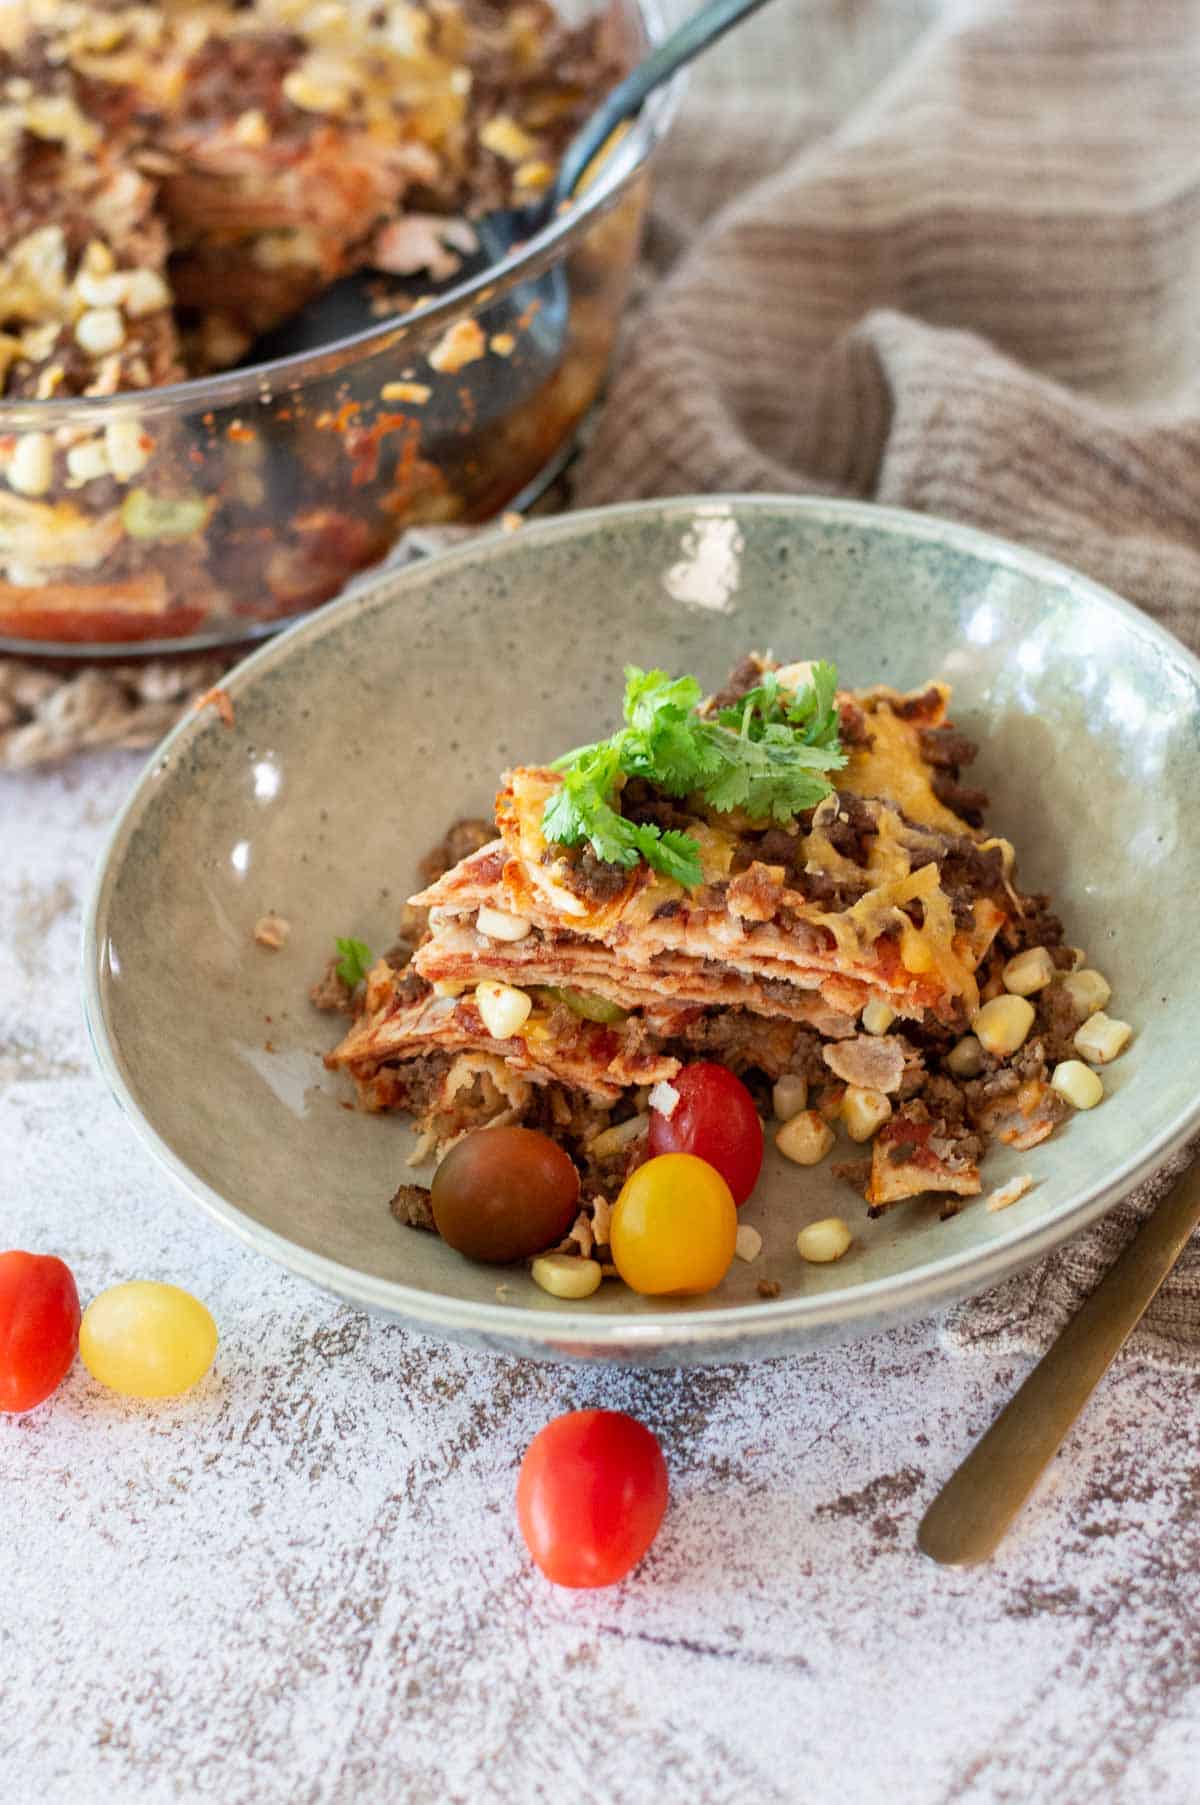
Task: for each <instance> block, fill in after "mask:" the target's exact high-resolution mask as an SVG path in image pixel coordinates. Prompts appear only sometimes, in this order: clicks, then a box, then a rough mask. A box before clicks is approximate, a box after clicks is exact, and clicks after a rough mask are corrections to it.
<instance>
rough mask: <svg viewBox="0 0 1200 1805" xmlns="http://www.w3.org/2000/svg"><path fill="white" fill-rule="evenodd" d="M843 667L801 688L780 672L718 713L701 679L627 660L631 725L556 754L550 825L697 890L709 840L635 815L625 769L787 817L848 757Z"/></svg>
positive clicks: (559, 840) (554, 832)
mask: <svg viewBox="0 0 1200 1805" xmlns="http://www.w3.org/2000/svg"><path fill="white" fill-rule="evenodd" d="M836 692H837V671H836V669H835V668H834V666H833V665H831V664H826V663H823V662H821V663H817V664H814V665H813V666H812V670H811V676H810V680H809V682H808V683H807V684H806V685H805V687H804V688H803V689H802V690H800V691H798V692H796V693H793V692H792V691H791V690H789V689H785V688H783V686H782V685H781V684H780V682H779V678H778V676H777V674H776V673H775V672H774V671H764V672H763V675H762V681H761V682H760V683H759V684H757V685H756V686H755V688H754V689H752V690H749V691H748V692H747V693H746V694H745V695H744V696H742V697H740V698H739V699H738V701H737V702H735V703H734V704H733V705H732V706H731V707H728V708H722V709H720V710H719V711H718V712H717V714H716V716H715V718H714V717H711V716H708V715H702V714H701V713H700V711H699V710H700V703H701V699H702V691H701V688H700V685H699V684H698V683H697V681H696V679H695V678H694V677H686V676H685V677H671V676H669V675H668V674H667V672H666V671H662V670H657V669H656V670H649V671H644V670H642V669H640V667H639V666H637V665H628V666H626V670H625V701H624V716H625V726H624V727H623V728H620V729H619V730H618V731H617V732H616V733H614V734H613V735H612V737H611V738H610V739H607V740H600V741H598V742H597V743H596V744H594V745H591V746H581V747H579V748H577V750H576V751H574V752H571V753H568V754H567V755H566V756H565V757H564V758H560V759H558V760H557V761H556V762H555V765H554V767H553V768H554V769H555V770H557V771H561V772H562V774H563V781H562V784H561V786H560V787H559V789H557V790H556V791H555V792H554V794H553V795H552V796H551V797H550V798H549V799H548V801H547V803H546V807H545V810H544V812H543V816H542V830H543V832H544V834H545V836H546V838H547V840H548V841H551V842H554V843H556V844H558V845H562V846H579V845H582V844H584V843H585V842H586V843H587V844H588V845H590V847H591V848H592V851H593V853H594V854H595V856H596V857H597V858H598V859H602V860H604V861H605V862H606V863H608V864H613V865H623V866H626V867H629V866H632V865H635V864H636V863H637V861H638V859H639V858H642V859H645V861H646V863H647V864H648V865H650V866H651V867H652V869H653V870H655V871H658V872H661V873H662V874H663V875H664V876H665V877H670V878H673V879H674V880H675V881H676V882H677V883H680V884H683V885H685V886H686V887H687V888H689V889H694V888H695V887H696V886H697V885H698V884H700V883H701V882H702V881H703V871H702V866H701V858H700V847H699V845H698V843H697V842H696V840H694V839H693V838H692V836H691V835H690V834H685V833H681V832H679V831H677V830H675V829H668V830H667V831H665V832H664V831H663V830H662V829H661V828H659V827H658V826H656V825H655V824H654V823H653V822H635V821H628V820H626V818H625V817H624V816H623V815H622V814H621V812H620V807H619V797H620V791H621V787H622V785H623V782H624V780H625V779H626V778H628V777H640V778H643V779H644V780H645V781H646V782H647V783H650V784H652V785H653V786H654V787H655V788H656V789H658V790H661V791H663V792H664V793H665V794H666V795H668V796H693V797H695V798H696V799H697V800H698V801H699V802H700V803H702V804H707V806H708V807H709V808H711V809H714V810H715V811H717V812H718V813H721V814H727V813H729V812H730V811H731V810H733V809H742V810H744V811H745V813H746V814H747V815H749V816H751V817H753V818H755V819H758V820H775V821H779V822H786V821H789V820H791V819H792V818H793V817H794V816H796V815H799V814H803V813H804V811H805V810H806V809H810V808H813V807H815V806H816V804H817V803H818V802H820V801H821V800H822V799H823V798H824V797H825V796H827V795H829V793H830V790H831V788H832V785H831V784H830V782H829V779H828V777H827V775H826V774H827V773H828V772H830V771H835V770H838V769H840V768H841V766H842V765H844V764H845V762H846V757H845V754H844V753H843V751H842V749H841V744H840V741H839V738H838V730H839V726H840V720H839V716H838V710H837V697H836Z"/></svg>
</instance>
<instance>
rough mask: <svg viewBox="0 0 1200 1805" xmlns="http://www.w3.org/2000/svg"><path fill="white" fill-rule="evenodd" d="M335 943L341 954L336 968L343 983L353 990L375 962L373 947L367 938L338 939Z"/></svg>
mask: <svg viewBox="0 0 1200 1805" xmlns="http://www.w3.org/2000/svg"><path fill="white" fill-rule="evenodd" d="M334 945H335V946H336V947H337V950H338V953H339V954H340V957H339V959H338V962H337V964H336V966H335V967H334V970H335V971H336V972H337V975H338V977H339V978H340V979H341V980H342V983H343V984H345V985H347V986H348V988H349V989H351V990H353V989H354V986H355V985H356V984H361V983H362V981H363V979H364V978H365V977H366V975H367V973H368V972H369V971H370V969H371V967H372V965H374V963H375V961H374V959H373V957H372V955H371V949H370V947H369V946H368V945H367V943H366V941H365V940H336V941H335V942H334Z"/></svg>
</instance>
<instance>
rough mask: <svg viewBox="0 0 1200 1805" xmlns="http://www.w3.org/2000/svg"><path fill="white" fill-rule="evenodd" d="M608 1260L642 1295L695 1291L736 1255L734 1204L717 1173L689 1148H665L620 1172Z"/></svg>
mask: <svg viewBox="0 0 1200 1805" xmlns="http://www.w3.org/2000/svg"><path fill="white" fill-rule="evenodd" d="M609 1239H610V1243H611V1246H612V1257H613V1265H614V1266H615V1267H616V1269H617V1271H618V1272H619V1273H620V1275H621V1277H622V1278H623V1279H624V1280H625V1283H626V1284H627V1285H628V1286H629V1288H630V1290H632V1291H640V1292H641V1293H642V1295H643V1296H644V1297H695V1296H697V1295H698V1294H699V1293H700V1292H702V1291H711V1290H712V1289H713V1287H714V1285H719V1284H720V1283H721V1280H722V1279H723V1278H724V1277H725V1274H726V1273H727V1272H728V1271H729V1268H730V1265H731V1264H732V1261H733V1250H734V1245H735V1243H736V1241H737V1209H736V1207H735V1205H734V1201H733V1194H732V1192H731V1191H730V1189H729V1186H728V1185H727V1184H726V1183H725V1180H724V1179H723V1178H722V1177H721V1174H720V1173H719V1172H718V1171H717V1170H716V1168H715V1167H714V1166H710V1165H709V1163H708V1161H707V1160H703V1159H697V1157H696V1155H695V1154H694V1153H663V1154H660V1155H659V1157H658V1158H657V1159H650V1160H647V1161H646V1163H645V1165H644V1166H639V1167H638V1168H637V1170H636V1172H631V1173H630V1175H629V1177H628V1178H627V1179H626V1180H625V1184H624V1187H623V1189H622V1191H621V1195H620V1196H619V1197H618V1198H617V1201H616V1204H615V1205H614V1207H613V1214H612V1228H611V1230H610V1235H609Z"/></svg>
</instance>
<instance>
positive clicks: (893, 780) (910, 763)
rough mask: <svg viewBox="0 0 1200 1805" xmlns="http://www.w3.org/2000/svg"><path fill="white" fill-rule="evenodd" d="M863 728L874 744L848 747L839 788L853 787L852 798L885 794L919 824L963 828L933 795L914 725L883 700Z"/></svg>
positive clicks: (954, 829) (945, 829)
mask: <svg viewBox="0 0 1200 1805" xmlns="http://www.w3.org/2000/svg"><path fill="white" fill-rule="evenodd" d="M928 724H929V723H928V722H922V723H921V725H922V726H927V725H928ZM867 727H868V731H869V732H870V734H871V736H872V739H873V741H874V743H873V744H872V745H870V746H853V747H851V749H850V761H849V763H848V764H847V766H846V768H845V770H844V771H842V772H841V774H840V775H839V777H838V780H837V781H838V786H839V788H841V789H843V790H853V792H854V794H855V795H856V796H877V797H884V798H886V799H887V801H888V802H892V803H894V804H895V805H896V807H897V808H898V809H899V810H900V812H901V813H902V814H904V815H907V816H908V818H909V820H910V821H917V822H920V824H921V826H922V827H937V828H941V830H942V831H943V832H944V833H951V834H961V833H962V832H963V831H964V830H963V824H962V822H961V821H960V820H959V818H958V816H957V815H955V814H953V813H952V812H951V810H950V809H948V808H947V807H946V806H945V804H944V803H942V802H939V801H938V799H937V797H936V796H935V795H934V793H933V785H932V784H931V783H930V780H929V768H928V766H927V765H926V764H925V762H924V760H923V759H922V757H921V742H920V739H919V737H918V732H919V730H918V727H917V726H915V725H914V724H913V723H912V722H911V721H904V720H901V718H900V716H899V715H897V714H893V713H892V711H891V709H890V708H889V707H888V705H887V703H886V702H879V703H878V704H877V705H876V707H875V709H874V711H873V712H872V713H871V714H870V715H869V716H868V717H867Z"/></svg>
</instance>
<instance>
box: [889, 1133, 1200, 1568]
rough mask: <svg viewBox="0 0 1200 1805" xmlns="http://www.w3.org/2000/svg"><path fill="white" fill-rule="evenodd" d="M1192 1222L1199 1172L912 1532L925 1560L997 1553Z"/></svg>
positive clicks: (1149, 1225) (1189, 1176) (1108, 1277)
mask: <svg viewBox="0 0 1200 1805" xmlns="http://www.w3.org/2000/svg"><path fill="white" fill-rule="evenodd" d="M1198 1222H1200V1162H1198V1163H1197V1164H1195V1165H1193V1166H1191V1167H1189V1169H1188V1171H1187V1172H1186V1173H1185V1174H1184V1176H1183V1178H1182V1179H1180V1181H1179V1183H1178V1184H1177V1185H1176V1186H1175V1188H1174V1189H1173V1190H1172V1191H1171V1192H1170V1194H1169V1195H1168V1196H1167V1197H1166V1198H1165V1199H1164V1201H1163V1202H1162V1203H1160V1204H1159V1206H1158V1208H1157V1209H1156V1210H1155V1212H1154V1214H1153V1215H1152V1216H1151V1217H1150V1218H1149V1220H1148V1221H1147V1222H1146V1223H1145V1225H1144V1226H1143V1227H1142V1228H1140V1229H1139V1230H1138V1232H1137V1234H1136V1235H1135V1236H1134V1238H1133V1240H1132V1241H1131V1242H1130V1244H1129V1246H1128V1247H1127V1248H1126V1249H1125V1251H1124V1252H1123V1253H1122V1254H1120V1256H1119V1257H1118V1258H1117V1259H1116V1260H1115V1261H1114V1262H1113V1264H1112V1266H1111V1267H1110V1268H1109V1270H1108V1271H1107V1272H1106V1273H1105V1275H1104V1277H1103V1278H1102V1279H1101V1281H1100V1283H1099V1284H1098V1285H1097V1287H1096V1289H1095V1290H1094V1291H1093V1292H1092V1295H1091V1296H1090V1297H1089V1298H1088V1300H1087V1302H1086V1303H1085V1304H1084V1306H1083V1308H1082V1309H1081V1310H1080V1311H1079V1314H1078V1315H1077V1316H1076V1317H1074V1319H1073V1320H1072V1321H1071V1322H1069V1323H1068V1324H1067V1326H1066V1328H1065V1329H1064V1330H1063V1332H1062V1334H1061V1335H1060V1336H1059V1338H1058V1340H1057V1341H1056V1342H1055V1343H1054V1345H1053V1347H1051V1348H1050V1349H1049V1350H1048V1352H1047V1353H1046V1354H1044V1355H1043V1356H1042V1358H1041V1360H1039V1362H1038V1364H1037V1365H1036V1366H1035V1367H1034V1369H1033V1371H1032V1372H1031V1373H1030V1375H1029V1377H1028V1378H1027V1379H1026V1381H1025V1383H1024V1384H1023V1385H1022V1387H1021V1389H1020V1390H1019V1391H1018V1392H1017V1393H1016V1395H1015V1397H1013V1398H1012V1399H1011V1401H1010V1402H1009V1403H1008V1404H1006V1405H1005V1407H1004V1409H1003V1410H1002V1411H1001V1412H1000V1415H999V1416H998V1417H997V1418H996V1420H995V1422H994V1423H993V1424H992V1426H991V1428H990V1429H989V1430H987V1432H986V1433H985V1434H984V1435H983V1436H982V1437H981V1439H980V1440H979V1441H977V1442H976V1444H975V1446H974V1447H973V1448H972V1450H971V1452H970V1453H969V1454H968V1455H967V1458H966V1459H965V1460H964V1461H963V1463H962V1465H961V1466H960V1467H959V1468H958V1470H957V1472H955V1473H954V1474H952V1476H951V1477H950V1479H949V1480H948V1481H947V1482H946V1484H945V1485H944V1486H943V1487H942V1489H941V1491H940V1492H939V1493H938V1495H937V1497H936V1498H935V1499H934V1501H933V1503H932V1504H931V1505H930V1507H929V1509H928V1510H927V1511H926V1513H925V1516H924V1518H923V1520H922V1523H921V1527H920V1529H919V1530H918V1531H917V1544H918V1546H919V1547H920V1548H921V1549H922V1550H923V1552H924V1553H925V1554H928V1555H929V1556H930V1557H931V1558H932V1559H933V1560H935V1561H941V1562H942V1563H943V1564H944V1565H946V1566H951V1567H968V1566H971V1565H972V1564H973V1563H974V1562H976V1561H984V1560H986V1559H987V1558H988V1556H989V1555H990V1554H993V1553H994V1552H995V1550H996V1548H997V1547H998V1545H999V1543H1000V1541H1001V1539H1002V1538H1003V1536H1004V1533H1005V1531H1006V1530H1007V1529H1008V1526H1009V1524H1010V1523H1011V1522H1012V1520H1013V1518H1014V1517H1015V1516H1016V1514H1017V1512H1018V1511H1019V1510H1020V1509H1021V1506H1022V1505H1023V1504H1024V1503H1025V1500H1026V1499H1027V1498H1028V1497H1029V1494H1030V1492H1032V1490H1033V1488H1034V1486H1035V1485H1036V1484H1037V1482H1038V1479H1039V1478H1040V1477H1041V1474H1042V1472H1043V1470H1044V1468H1045V1467H1046V1466H1047V1464H1048V1463H1049V1461H1050V1460H1051V1459H1052V1458H1053V1456H1054V1455H1055V1454H1056V1453H1057V1451H1058V1449H1059V1447H1060V1446H1061V1445H1062V1441H1063V1438H1064V1437H1065V1435H1066V1433H1067V1431H1068V1429H1070V1427H1071V1425H1072V1423H1073V1422H1074V1421H1075V1419H1076V1417H1077V1416H1078V1415H1079V1413H1080V1411H1081V1410H1082V1409H1083V1407H1084V1405H1085V1404H1086V1403H1087V1401H1088V1399H1089V1397H1090V1396H1091V1394H1092V1392H1093V1391H1094V1389H1095V1387H1096V1386H1097V1385H1098V1384H1099V1382H1100V1380H1101V1379H1102V1378H1103V1376H1104V1374H1105V1372H1106V1371H1107V1369H1108V1367H1109V1365H1110V1363H1111V1361H1112V1359H1113V1356H1114V1355H1115V1354H1116V1352H1117V1350H1118V1349H1119V1348H1120V1346H1121V1344H1122V1342H1124V1341H1125V1339H1126V1337H1127V1336H1128V1335H1129V1334H1130V1332H1131V1331H1132V1330H1133V1328H1134V1327H1135V1326H1136V1324H1137V1322H1138V1320H1139V1318H1140V1317H1141V1315H1142V1312H1143V1311H1144V1310H1145V1308H1146V1305H1147V1304H1148V1303H1149V1302H1150V1300H1151V1298H1152V1297H1153V1296H1154V1293H1155V1292H1156V1291H1157V1290H1158V1288H1159V1286H1160V1285H1161V1284H1162V1282H1163V1280H1164V1279H1165V1278H1166V1276H1167V1274H1168V1272H1170V1270H1171V1268H1172V1266H1174V1264H1175V1262H1176V1260H1177V1259H1178V1258H1179V1256H1180V1254H1181V1253H1182V1252H1183V1249H1184V1246H1185V1245H1186V1243H1187V1239H1188V1237H1189V1235H1190V1234H1191V1233H1192V1230H1193V1229H1194V1228H1195V1227H1196V1225H1197V1223H1198Z"/></svg>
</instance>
